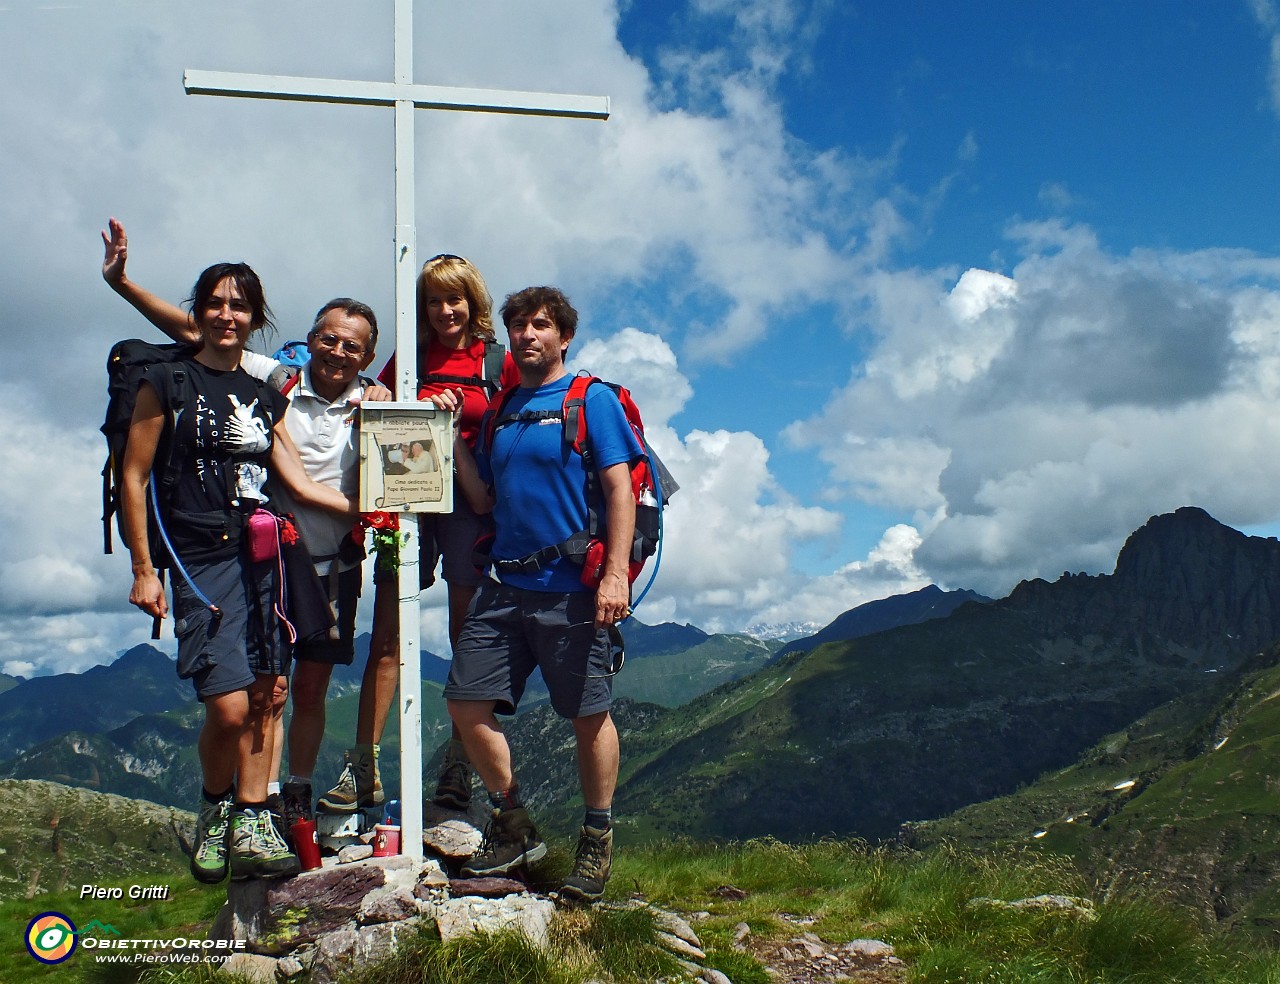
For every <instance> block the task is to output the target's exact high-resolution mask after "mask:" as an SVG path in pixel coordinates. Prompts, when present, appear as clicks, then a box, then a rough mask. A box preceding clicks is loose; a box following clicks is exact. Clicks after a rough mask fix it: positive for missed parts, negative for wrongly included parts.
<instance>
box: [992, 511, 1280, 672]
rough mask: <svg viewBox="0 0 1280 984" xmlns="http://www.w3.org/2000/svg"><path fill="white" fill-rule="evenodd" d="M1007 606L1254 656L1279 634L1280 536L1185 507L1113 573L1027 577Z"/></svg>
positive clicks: (1137, 544)
mask: <svg viewBox="0 0 1280 984" xmlns="http://www.w3.org/2000/svg"><path fill="white" fill-rule="evenodd" d="M1007 604H1008V605H1009V606H1010V607H1014V608H1018V609H1022V610H1025V609H1028V608H1040V609H1046V610H1047V609H1050V608H1052V609H1054V610H1056V611H1057V612H1058V614H1059V615H1061V616H1062V617H1063V618H1064V619H1066V620H1070V621H1074V622H1076V623H1077V624H1082V625H1084V626H1086V627H1099V628H1101V627H1103V626H1104V623H1109V625H1110V628H1112V629H1116V628H1121V629H1122V628H1123V627H1124V625H1125V624H1126V623H1127V624H1128V625H1130V626H1132V627H1133V628H1134V629H1137V628H1138V627H1141V631H1143V632H1144V633H1147V634H1151V635H1155V636H1160V637H1163V638H1166V639H1168V640H1170V641H1174V642H1178V643H1181V644H1185V645H1188V646H1191V647H1195V648H1202V647H1207V651H1208V652H1215V653H1217V654H1218V655H1220V656H1223V657H1230V656H1235V657H1240V656H1246V655H1250V654H1252V653H1254V652H1256V651H1257V650H1259V649H1262V648H1264V647H1266V646H1268V645H1270V644H1271V643H1273V642H1274V641H1275V640H1276V639H1277V638H1278V637H1280V543H1278V542H1277V541H1276V540H1274V539H1269V538H1264V537H1251V536H1245V534H1243V533H1241V532H1239V531H1238V530H1233V529H1231V528H1230V527H1229V526H1224V525H1223V524H1221V523H1219V522H1218V521H1217V520H1216V519H1214V518H1213V517H1212V516H1210V515H1209V514H1208V513H1207V512H1205V511H1204V510H1203V509H1198V508H1195V507H1193V506H1184V507H1183V508H1181V509H1178V510H1176V511H1175V512H1172V513H1165V514H1162V515H1159V516H1152V517H1151V519H1149V520H1148V521H1147V522H1146V523H1145V524H1144V525H1143V526H1142V527H1141V528H1140V529H1138V530H1137V531H1135V532H1134V533H1133V534H1132V535H1130V537H1129V539H1128V540H1127V541H1126V543H1125V545H1124V548H1123V549H1122V550H1121V551H1120V555H1119V557H1118V558H1117V560H1116V569H1115V573H1114V574H1113V575H1100V576H1096V577H1090V576H1087V575H1071V574H1064V575H1063V576H1062V578H1061V579H1059V580H1058V581H1057V582H1055V583H1053V584H1048V583H1046V582H1044V581H1029V582H1023V583H1022V584H1020V585H1018V587H1017V588H1015V589H1014V591H1013V593H1012V594H1010V596H1009V598H1008V599H1007Z"/></svg>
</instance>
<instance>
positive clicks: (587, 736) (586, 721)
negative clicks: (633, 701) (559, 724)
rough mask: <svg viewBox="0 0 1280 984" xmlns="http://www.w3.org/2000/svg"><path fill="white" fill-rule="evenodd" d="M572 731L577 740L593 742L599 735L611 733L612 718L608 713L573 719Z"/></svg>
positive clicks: (603, 712)
mask: <svg viewBox="0 0 1280 984" xmlns="http://www.w3.org/2000/svg"><path fill="white" fill-rule="evenodd" d="M573 731H574V734H575V735H577V737H578V740H579V741H582V740H594V739H595V738H597V737H599V736H601V735H607V734H609V733H610V732H611V731H613V718H612V717H610V715H609V712H608V711H601V712H600V713H599V714H588V715H587V716H586V717H580V718H574V719H573Z"/></svg>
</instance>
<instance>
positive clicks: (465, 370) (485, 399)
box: [378, 338, 520, 448]
mask: <svg viewBox="0 0 1280 984" xmlns="http://www.w3.org/2000/svg"><path fill="white" fill-rule="evenodd" d="M433 373H440V374H441V375H446V376H467V377H471V376H475V377H481V376H483V375H484V340H483V339H480V338H477V339H476V340H475V341H473V342H472V343H471V344H470V345H466V346H464V347H463V348H460V349H451V348H447V347H445V346H444V345H441V344H439V343H438V342H436V341H435V340H434V339H433V340H432V341H431V342H430V343H428V345H427V346H426V348H425V349H420V350H419V351H418V376H419V377H425V376H427V375H430V374H433ZM395 379H396V357H395V356H394V355H393V356H392V357H391V360H390V361H389V362H388V363H387V364H386V366H385V367H384V368H383V370H382V372H381V373H379V374H378V381H379V382H380V383H382V385H383V386H386V387H387V388H388V389H391V390H393V391H394V389H395ZM518 382H520V370H519V369H517V368H516V364H515V363H514V362H513V361H511V353H510V352H508V353H507V354H506V356H505V357H504V358H503V360H502V375H501V376H500V377H499V379H498V386H499V388H501V387H503V386H507V385H510V384H511V383H518ZM447 389H461V390H462V428H461V429H462V439H463V440H464V441H466V442H467V446H468V447H471V448H474V447H475V446H476V438H477V437H479V436H480V419H481V418H482V417H483V416H484V412H485V409H486V408H487V407H488V406H489V391H488V390H487V389H486V388H485V387H483V386H466V385H462V384H460V383H438V382H425V383H423V384H422V385H421V386H419V387H418V399H419V400H425V399H427V398H428V397H431V396H434V395H435V394H437V393H441V392H443V391H444V390H447Z"/></svg>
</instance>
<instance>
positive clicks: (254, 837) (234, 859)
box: [231, 806, 302, 881]
mask: <svg viewBox="0 0 1280 984" xmlns="http://www.w3.org/2000/svg"><path fill="white" fill-rule="evenodd" d="M301 868H302V866H301V865H300V864H299V863H298V856H297V855H296V854H294V853H293V852H292V851H290V850H289V846H288V845H287V844H286V843H285V842H284V838H283V837H281V836H280V832H279V831H278V830H276V825H275V823H274V821H273V820H272V819H271V811H270V810H267V809H265V808H263V809H259V810H255V809H254V808H253V807H251V806H241V807H236V808H234V809H233V810H232V811H231V880H232V881H243V880H244V879H246V878H279V877H281V876H283V875H296V874H297V873H298V872H299V871H300V870H301Z"/></svg>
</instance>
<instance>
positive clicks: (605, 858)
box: [560, 827, 613, 902]
mask: <svg viewBox="0 0 1280 984" xmlns="http://www.w3.org/2000/svg"><path fill="white" fill-rule="evenodd" d="M612 868H613V828H612V827H611V828H610V829H608V830H597V829H596V828H595V827H583V828H582V833H581V835H580V836H579V837H578V850H577V851H576V852H575V854H574V858H573V871H572V872H571V873H570V874H569V877H568V878H566V879H565V882H564V885H562V886H561V888H560V897H561V898H562V899H564V900H565V901H566V902H599V901H600V900H601V899H602V898H604V886H605V885H606V884H607V883H608V881H609V872H610V871H611V870H612Z"/></svg>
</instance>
